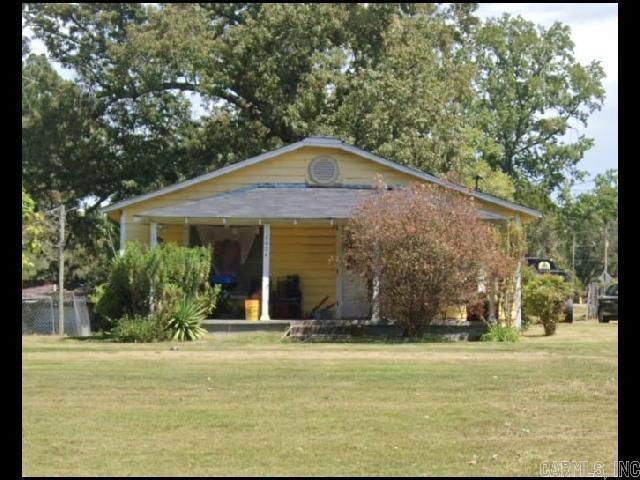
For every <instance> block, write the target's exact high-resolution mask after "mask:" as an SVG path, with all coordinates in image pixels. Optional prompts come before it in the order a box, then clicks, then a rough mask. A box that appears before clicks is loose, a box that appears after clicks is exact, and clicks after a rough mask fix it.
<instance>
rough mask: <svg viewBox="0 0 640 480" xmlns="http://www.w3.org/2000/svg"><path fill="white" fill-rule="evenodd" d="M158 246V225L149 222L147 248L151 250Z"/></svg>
mask: <svg viewBox="0 0 640 480" xmlns="http://www.w3.org/2000/svg"><path fill="white" fill-rule="evenodd" d="M157 246H158V224H157V223H156V222H151V224H150V225H149V248H151V250H153V249H154V248H156V247H157Z"/></svg>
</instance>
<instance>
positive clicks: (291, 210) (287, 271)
mask: <svg viewBox="0 0 640 480" xmlns="http://www.w3.org/2000/svg"><path fill="white" fill-rule="evenodd" d="M376 175H382V176H383V178H384V181H385V183H386V184H387V185H398V186H402V185H407V184H409V183H410V182H416V181H422V182H433V183H438V184H441V185H446V186H448V187H449V188H454V189H458V190H461V191H462V190H464V191H468V189H466V188H465V187H462V186H458V185H455V184H451V183H449V182H445V181H443V180H441V179H439V178H437V177H434V176H433V175H430V174H427V173H424V172H422V171H419V170H416V169H413V168H410V167H406V166H403V165H400V164H397V163H395V162H392V161H390V160H387V159H384V158H381V157H379V156H376V155H373V154H371V153H369V152H366V151H363V150H361V149H359V148H356V147H354V146H352V145H349V144H347V143H344V142H342V141H341V140H338V139H335V138H331V137H309V138H306V139H304V140H302V141H300V142H297V143H293V144H290V145H287V146H285V147H282V148H279V149H277V150H274V151H271V152H267V153H263V154H262V155H258V156H257V157H253V158H249V159H247V160H244V161H242V162H239V163H236V164H234V165H229V166H227V167H224V168H221V169H218V170H216V171H213V172H210V173H207V174H204V175H201V176H199V177H196V178H193V179H191V180H187V181H184V182H180V183H177V184H174V185H171V186H168V187H165V188H162V189H159V190H157V191H155V192H152V193H148V194H145V195H140V196H137V197H134V198H130V199H127V200H123V201H120V202H117V203H114V204H112V205H110V206H108V207H106V208H105V209H104V211H105V212H106V213H107V214H108V215H109V217H110V218H111V219H113V220H115V221H117V222H119V224H120V245H121V246H122V247H121V248H125V246H126V243H127V242H128V241H134V240H135V241H139V242H142V243H146V244H148V245H149V246H150V247H151V248H153V247H155V246H156V245H157V243H158V242H159V241H162V242H175V243H178V244H181V245H185V246H194V245H210V246H214V245H215V249H216V255H215V257H214V261H215V265H214V268H213V269H212V271H213V279H212V280H213V281H214V282H216V283H221V284H222V285H224V289H225V290H226V299H227V300H228V301H229V304H230V305H231V306H228V305H227V306H228V310H229V312H227V313H228V315H231V316H232V318H242V317H241V316H240V315H243V313H238V310H237V309H236V310H234V307H233V301H236V305H243V303H242V300H243V299H245V298H258V297H260V298H262V302H261V315H260V317H261V320H269V319H272V318H273V319H278V318H282V317H284V318H306V316H308V315H309V314H310V313H311V312H312V311H316V312H320V311H323V315H326V316H329V317H333V318H337V319H342V318H344V319H347V318H371V316H372V315H374V317H375V315H376V313H377V312H376V309H375V308H373V307H374V305H375V302H373V303H372V293H371V290H372V289H371V286H370V285H369V286H368V285H366V284H365V283H364V282H363V280H361V279H360V277H358V276H356V275H354V274H352V273H351V272H350V271H349V270H348V269H347V268H345V267H344V265H343V262H342V245H343V235H342V230H343V225H344V224H345V223H346V222H347V221H348V219H349V217H350V214H351V211H352V209H353V207H354V206H355V205H356V203H357V202H358V201H359V198H361V197H360V195H361V194H362V193H363V192H366V190H367V189H369V188H370V186H371V185H372V183H373V182H374V178H375V176H376ZM470 194H471V195H473V197H474V198H475V200H476V201H477V205H478V208H479V209H480V214H481V216H482V217H483V218H486V219H487V220H490V221H515V222H522V223H523V224H526V223H529V222H531V221H533V220H535V219H536V218H539V217H541V213H540V212H539V211H537V210H533V209H531V208H527V207H524V206H522V205H518V204H516V203H513V202H510V201H507V200H503V199H501V198H498V197H495V196H492V195H489V194H486V193H481V192H477V191H471V192H470ZM287 277H288V280H287ZM292 299H293V300H292ZM296 299H297V300H296ZM327 307H330V308H327ZM296 308H297V310H296ZM517 308H518V310H519V306H517ZM314 309H315V310H314ZM518 317H519V315H518Z"/></svg>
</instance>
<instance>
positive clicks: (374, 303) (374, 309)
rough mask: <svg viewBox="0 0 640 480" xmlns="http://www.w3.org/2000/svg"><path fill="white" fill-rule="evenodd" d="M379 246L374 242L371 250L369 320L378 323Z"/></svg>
mask: <svg viewBox="0 0 640 480" xmlns="http://www.w3.org/2000/svg"><path fill="white" fill-rule="evenodd" d="M379 258H380V247H379V246H378V244H377V243H376V244H375V247H374V252H373V280H372V287H373V288H372V290H373V292H372V298H371V321H372V322H373V323H378V322H379V321H380V264H379Z"/></svg>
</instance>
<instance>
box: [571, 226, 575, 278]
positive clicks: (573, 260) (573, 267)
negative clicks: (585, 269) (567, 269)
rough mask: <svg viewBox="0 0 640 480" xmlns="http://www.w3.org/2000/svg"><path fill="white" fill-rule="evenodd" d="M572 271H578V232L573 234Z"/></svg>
mask: <svg viewBox="0 0 640 480" xmlns="http://www.w3.org/2000/svg"><path fill="white" fill-rule="evenodd" d="M571 269H572V270H573V271H574V273H575V271H576V232H573V244H572V245H571Z"/></svg>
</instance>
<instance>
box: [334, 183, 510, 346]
mask: <svg viewBox="0 0 640 480" xmlns="http://www.w3.org/2000/svg"><path fill="white" fill-rule="evenodd" d="M346 232H347V235H348V238H349V242H348V245H347V248H346V251H345V258H346V259H347V262H348V263H349V264H350V265H351V266H352V267H353V269H354V271H356V272H357V273H359V274H360V275H362V276H363V277H365V278H367V279H369V280H370V281H373V279H374V275H377V276H378V278H379V279H380V289H379V302H380V311H381V314H382V316H384V317H386V318H388V319H392V320H394V321H397V322H398V323H399V324H400V325H402V326H403V327H404V329H405V333H406V334H407V335H409V336H419V335H421V334H422V333H423V332H424V328H425V326H426V325H428V324H429V322H430V321H431V320H432V319H433V318H434V317H435V316H436V315H437V314H438V313H440V311H441V310H442V309H444V308H446V307H449V306H453V305H459V304H465V303H467V302H472V303H473V301H474V299H475V298H476V296H477V291H478V280H479V276H480V275H481V272H484V276H485V278H486V279H487V281H488V282H490V281H491V280H492V279H493V278H494V275H496V274H497V273H498V271H497V268H496V267H497V266H498V265H500V264H501V261H500V260H501V258H502V256H501V252H500V249H499V246H498V242H497V237H496V235H495V232H494V231H493V229H492V227H491V226H490V225H489V224H487V223H486V222H484V221H482V220H481V219H480V218H479V216H478V210H477V206H476V205H475V203H474V200H473V198H472V197H470V196H468V195H465V194H461V193H459V192H456V191H453V190H451V189H447V188H445V187H441V186H439V185H431V184H429V185H427V184H413V185H411V186H410V187H409V188H406V189H400V190H387V189H386V188H385V187H384V186H383V185H382V184H379V185H378V187H377V188H376V189H375V190H374V191H373V192H372V194H370V195H368V196H367V197H366V198H363V199H362V202H361V203H360V205H359V206H358V207H357V208H356V209H355V211H354V215H353V218H352V219H351V220H350V222H349V224H348V226H347V227H346ZM376 272H377V273H376ZM510 273H511V274H512V273H513V272H510Z"/></svg>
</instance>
